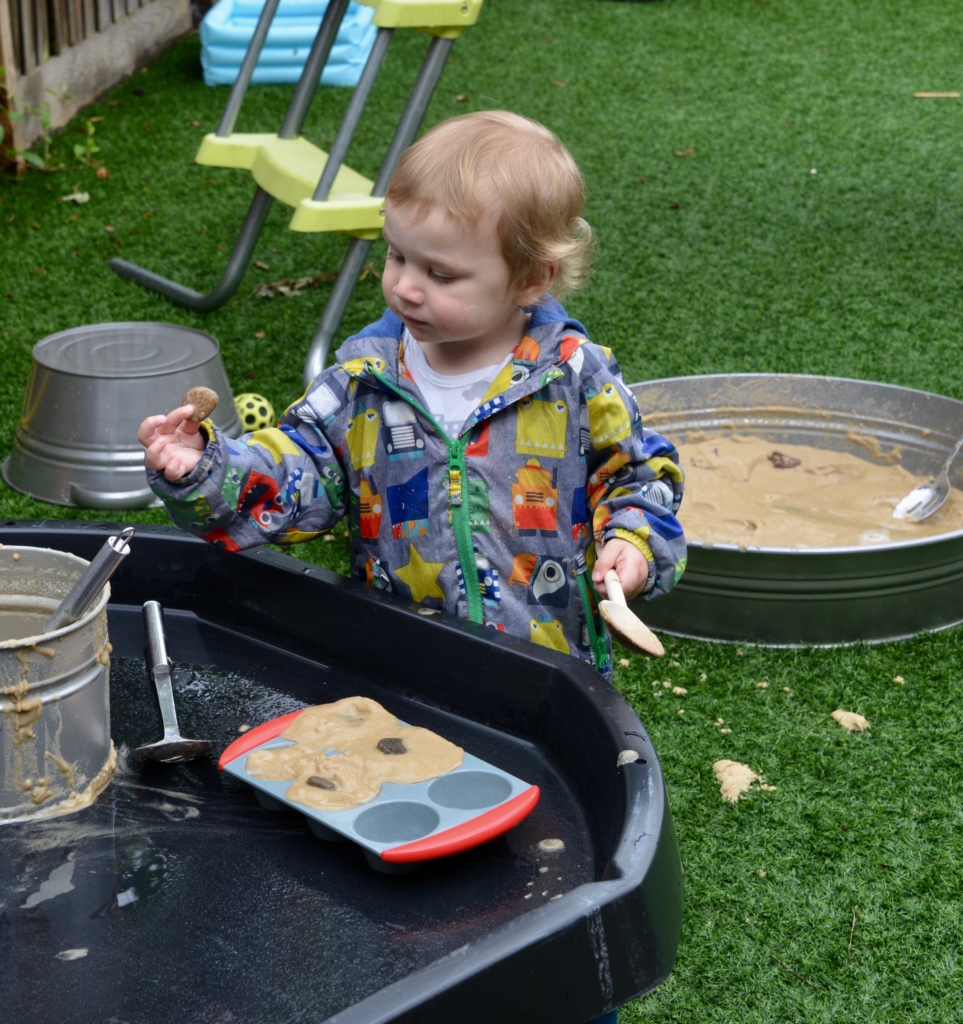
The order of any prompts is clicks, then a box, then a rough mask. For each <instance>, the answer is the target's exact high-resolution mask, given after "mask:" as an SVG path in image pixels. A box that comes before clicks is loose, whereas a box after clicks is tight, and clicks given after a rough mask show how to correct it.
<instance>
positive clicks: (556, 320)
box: [335, 296, 586, 400]
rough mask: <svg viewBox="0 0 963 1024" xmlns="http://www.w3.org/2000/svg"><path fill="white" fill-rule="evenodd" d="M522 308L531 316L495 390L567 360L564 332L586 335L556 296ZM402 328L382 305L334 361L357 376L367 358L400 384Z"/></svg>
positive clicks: (533, 377) (535, 376) (534, 376)
mask: <svg viewBox="0 0 963 1024" xmlns="http://www.w3.org/2000/svg"><path fill="white" fill-rule="evenodd" d="M526 312H528V313H530V315H531V319H530V320H529V323H528V328H527V330H526V332H525V338H524V339H523V340H522V342H521V343H520V344H519V346H518V348H517V349H516V351H515V360H514V362H513V363H510V364H509V366H508V367H506V368H505V370H506V371H507V370H509V369H510V368H511V371H512V372H511V373H510V374H508V375H506V379H505V381H504V382H503V384H504V386H502V387H500V388H498V392H501V393H504V392H506V391H507V390H508V389H509V388H511V390H512V391H514V390H515V386H517V385H520V384H522V382H523V381H524V382H526V383H527V382H528V381H530V380H535V381H537V380H538V379H540V378H542V377H543V376H544V375H545V374H546V373H547V372H549V371H551V370H552V369H553V368H555V367H557V366H558V365H559V364H560V363H563V362H567V360H568V359H569V358H570V357H571V352H568V351H566V350H565V347H564V346H563V341H564V338H565V336H566V335H568V334H571V335H578V336H579V337H580V338H583V339H584V338H585V337H586V330H585V328H584V327H583V326H582V324H580V323H579V321H578V320H574V319H572V318H571V317H569V316H568V315H567V314H566V313H565V310H564V309H563V308H562V306H561V304H560V303H559V302H558V300H557V299H554V298H552V297H551V296H547V297H546V298H545V300H544V301H542V302H540V303H539V304H538V305H536V306H531V307H529V308H528V309H527V310H526ZM404 329H405V325H404V323H403V322H402V321H401V320H400V319H399V318H398V317H397V316H395V314H394V313H392V312H391V310H390V309H386V310H385V311H384V314H383V316H382V317H381V319H380V320H378V321H376V322H375V323H373V324H369V325H368V326H367V327H365V329H364V330H363V331H361V332H360V333H358V334H355V335H353V336H352V337H350V338H348V339H347V341H345V343H344V344H343V345H342V346H341V347H340V348H339V349H338V351H337V353H336V355H335V358H336V360H337V362H338V365H339V366H341V367H342V368H343V369H344V370H345V371H346V372H347V373H348V374H350V375H351V376H352V377H361V376H364V375H365V372H364V371H365V363H366V362H367V363H369V364H370V365H371V366H373V367H374V368H375V369H376V370H377V371H378V373H379V375H380V376H382V377H384V379H385V380H387V381H388V382H389V383H391V384H392V385H394V386H395V387H404V383H405V382H404V381H403V380H401V375H400V372H399V358H398V354H399V344H400V342H401V336H402V334H403V333H404ZM527 339H532V340H534V341H535V342H536V344H535V345H531V344H526V340H527ZM502 373H503V374H504V373H505V371H502ZM501 376H502V374H499V377H501ZM519 378H521V379H519ZM497 383H498V379H497V378H496V384H497ZM539 386H541V385H539ZM493 387H495V385H493ZM523 390H524V391H525V393H528V394H530V393H531V392H532V390H536V389H534V388H533V387H532V386H528V387H527V388H524V389H523ZM507 397H508V396H507V395H506V398H507ZM514 397H516V396H512V399H510V400H514ZM518 397H521V396H520V395H519V396H518Z"/></svg>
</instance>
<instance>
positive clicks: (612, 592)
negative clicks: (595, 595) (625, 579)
mask: <svg viewBox="0 0 963 1024" xmlns="http://www.w3.org/2000/svg"><path fill="white" fill-rule="evenodd" d="M605 592H606V593H607V594H608V595H609V600H610V601H614V602H615V603H616V604H620V605H622V607H623V608H627V607H628V602H627V601H626V600H625V594H624V593H623V591H622V582H621V580H620V579H619V574H618V573H617V572H616V571H615V570H614V569H609V571H608V572H607V573H606V574H605Z"/></svg>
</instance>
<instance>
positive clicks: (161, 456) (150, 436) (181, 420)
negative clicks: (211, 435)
mask: <svg viewBox="0 0 963 1024" xmlns="http://www.w3.org/2000/svg"><path fill="white" fill-rule="evenodd" d="M193 413H194V406H193V405H182V406H181V407H180V408H179V409H175V410H174V411H173V412H169V413H168V414H167V415H166V416H148V417H147V419H146V420H144V422H143V423H142V424H141V425H140V428H139V429H138V431H137V440H138V441H140V443H141V444H142V445H143V446H144V447H145V448H146V449H147V455H146V456H145V459H144V462H145V463H146V465H147V468H148V469H156V470H161V471H163V473H164V476H165V477H166V478H167V479H168V480H170V481H171V482H172V483H173V482H176V481H177V480H180V478H181V477H183V476H187V474H188V473H190V472H191V471H192V470H193V469H194V467H195V466H196V465H197V464H198V462H200V460H201V455H202V453H203V452H204V449H205V448H206V447H207V442H206V441H205V440H204V437H203V435H202V434H201V433H200V424H199V423H192V422H191V416H192V415H193Z"/></svg>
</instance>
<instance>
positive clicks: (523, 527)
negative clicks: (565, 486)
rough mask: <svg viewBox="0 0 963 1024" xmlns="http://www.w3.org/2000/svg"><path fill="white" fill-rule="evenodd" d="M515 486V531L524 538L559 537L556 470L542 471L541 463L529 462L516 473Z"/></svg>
mask: <svg viewBox="0 0 963 1024" xmlns="http://www.w3.org/2000/svg"><path fill="white" fill-rule="evenodd" d="M517 477H518V479H517V483H513V484H512V512H513V515H514V518H515V529H516V530H518V532H519V533H520V534H522V535H523V536H524V535H526V534H535V533H541V534H542V536H543V537H557V536H558V489H557V488H556V486H555V470H554V469H542V464H541V463H540V462H539V461H538V459H529V460H528V462H526V463H525V465H524V466H521V467H519V469H518V471H517Z"/></svg>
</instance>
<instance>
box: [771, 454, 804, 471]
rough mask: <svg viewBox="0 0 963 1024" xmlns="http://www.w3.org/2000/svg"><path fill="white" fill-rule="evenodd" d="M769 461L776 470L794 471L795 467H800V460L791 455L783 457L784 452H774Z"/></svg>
mask: <svg viewBox="0 0 963 1024" xmlns="http://www.w3.org/2000/svg"><path fill="white" fill-rule="evenodd" d="M769 461H770V462H771V463H772V464H773V465H774V466H775V467H776V469H792V467H793V466H798V465H799V462H800V460H799V459H794V458H793V457H792V456H791V455H783V453H782V452H773V453H772V455H770V456H769Z"/></svg>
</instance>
